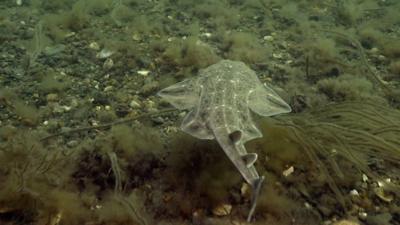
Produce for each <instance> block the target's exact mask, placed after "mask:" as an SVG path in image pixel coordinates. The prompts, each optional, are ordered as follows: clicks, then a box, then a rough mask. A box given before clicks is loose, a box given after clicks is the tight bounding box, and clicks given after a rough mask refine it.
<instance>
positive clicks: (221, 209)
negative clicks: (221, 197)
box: [212, 203, 232, 216]
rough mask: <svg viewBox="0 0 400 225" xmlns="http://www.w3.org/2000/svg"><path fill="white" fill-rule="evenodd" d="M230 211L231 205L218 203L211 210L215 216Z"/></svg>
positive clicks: (226, 213)
mask: <svg viewBox="0 0 400 225" xmlns="http://www.w3.org/2000/svg"><path fill="white" fill-rule="evenodd" d="M231 211H232V205H230V204H225V203H222V204H219V205H218V206H216V207H215V208H214V209H213V210H212V213H213V214H214V215H215V216H227V215H229V214H230V213H231Z"/></svg>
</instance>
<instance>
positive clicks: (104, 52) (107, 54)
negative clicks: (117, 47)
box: [96, 48, 114, 59]
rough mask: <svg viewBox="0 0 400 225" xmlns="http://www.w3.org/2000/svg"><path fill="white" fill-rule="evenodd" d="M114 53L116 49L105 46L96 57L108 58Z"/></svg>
mask: <svg viewBox="0 0 400 225" xmlns="http://www.w3.org/2000/svg"><path fill="white" fill-rule="evenodd" d="M113 54H114V51H111V50H109V49H106V48H104V49H102V50H101V51H100V52H99V53H97V54H96V57H97V58H98V59H106V58H108V57H110V56H112V55H113Z"/></svg>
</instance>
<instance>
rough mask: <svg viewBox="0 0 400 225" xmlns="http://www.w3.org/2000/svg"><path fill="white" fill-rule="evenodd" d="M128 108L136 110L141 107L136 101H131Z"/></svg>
mask: <svg viewBox="0 0 400 225" xmlns="http://www.w3.org/2000/svg"><path fill="white" fill-rule="evenodd" d="M129 106H130V107H131V108H133V109H138V108H140V107H141V105H140V103H139V102H138V101H136V100H132V101H131V102H130V103H129Z"/></svg>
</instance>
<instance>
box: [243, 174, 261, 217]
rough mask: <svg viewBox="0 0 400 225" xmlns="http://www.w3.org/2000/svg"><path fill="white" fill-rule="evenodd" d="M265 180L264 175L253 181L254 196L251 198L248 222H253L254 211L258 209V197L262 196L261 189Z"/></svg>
mask: <svg viewBox="0 0 400 225" xmlns="http://www.w3.org/2000/svg"><path fill="white" fill-rule="evenodd" d="M263 182H264V176H262V177H260V178H259V179H258V180H256V181H255V182H254V183H253V186H252V187H253V197H252V200H251V208H250V211H249V214H248V215H247V222H249V223H250V222H251V219H252V217H253V214H254V211H255V210H256V206H257V201H258V197H259V196H260V191H261V186H262V184H263Z"/></svg>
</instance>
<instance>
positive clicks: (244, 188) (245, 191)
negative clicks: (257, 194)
mask: <svg viewBox="0 0 400 225" xmlns="http://www.w3.org/2000/svg"><path fill="white" fill-rule="evenodd" d="M250 189H251V188H250V185H249V184H248V183H243V184H242V187H241V188H240V194H242V196H243V197H246V198H247V197H249V196H250V195H251V193H250Z"/></svg>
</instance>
